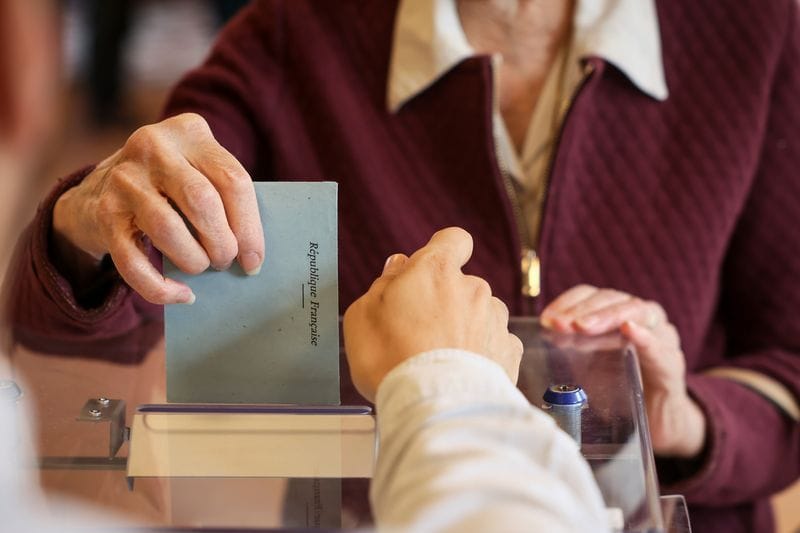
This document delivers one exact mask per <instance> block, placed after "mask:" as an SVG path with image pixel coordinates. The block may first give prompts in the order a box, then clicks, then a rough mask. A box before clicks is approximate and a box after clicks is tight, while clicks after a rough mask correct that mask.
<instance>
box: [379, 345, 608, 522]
mask: <svg viewBox="0 0 800 533" xmlns="http://www.w3.org/2000/svg"><path fill="white" fill-rule="evenodd" d="M376 408H377V413H378V432H379V446H380V448H379V452H378V459H377V465H376V472H375V476H374V478H373V480H372V486H371V488H370V499H371V502H372V507H373V513H374V515H375V520H376V524H377V526H378V529H379V530H381V531H387V530H388V531H395V530H397V531H458V532H471V531H476V532H477V531H481V532H483V531H497V532H502V531H548V532H551V533H555V532H562V531H563V532H574V531H581V532H591V531H607V530H608V529H607V526H606V524H607V522H606V520H607V518H606V511H605V507H604V504H603V499H602V496H601V495H600V492H599V489H598V488H597V485H596V483H595V481H594V478H593V477H592V473H591V471H590V469H589V465H588V464H587V463H586V461H585V460H584V459H583V458H582V457H581V455H580V453H579V450H578V447H577V446H576V444H575V442H574V441H573V440H572V439H571V438H570V437H569V436H568V435H567V434H566V433H563V432H562V431H561V430H559V429H558V428H557V427H556V425H555V423H554V422H553V421H552V419H551V418H550V417H549V416H548V415H547V414H545V413H544V412H542V411H540V410H539V409H537V408H535V407H533V406H531V405H530V403H529V402H528V401H527V400H526V399H525V397H524V396H523V395H522V393H521V392H520V391H519V390H518V389H517V388H516V387H514V385H513V384H512V383H511V381H510V380H509V379H508V377H507V376H506V374H505V373H504V372H503V370H502V368H500V366H499V365H497V364H496V363H494V362H493V361H490V360H489V359H487V358H485V357H482V356H480V355H476V354H473V353H470V352H464V351H460V350H434V351H431V352H426V353H424V354H420V355H417V356H416V357H413V358H411V359H409V360H407V361H405V362H404V363H402V364H401V365H399V366H397V367H396V368H395V369H393V370H392V371H391V372H390V373H389V374H388V375H387V376H386V377H385V378H384V380H383V382H382V383H381V385H380V387H379V389H378V393H377V398H376Z"/></svg>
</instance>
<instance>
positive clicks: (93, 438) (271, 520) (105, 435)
mask: <svg viewBox="0 0 800 533" xmlns="http://www.w3.org/2000/svg"><path fill="white" fill-rule="evenodd" d="M511 329H512V331H513V332H514V333H516V334H517V335H518V336H519V337H520V339H521V340H522V341H523V344H524V346H525V352H524V355H523V359H522V364H521V368H520V379H519V387H520V389H521V390H522V392H523V393H524V394H525V396H526V397H527V398H528V399H529V401H530V402H531V403H532V404H533V405H535V406H537V407H538V408H543V409H545V410H546V411H547V412H548V413H550V414H551V415H553V416H554V418H556V420H557V422H558V423H559V425H561V426H562V427H563V428H564V429H565V430H566V431H567V432H568V433H569V434H571V435H572V436H573V438H574V439H575V440H576V441H578V442H579V443H580V444H579V445H580V450H581V452H582V454H583V455H584V457H585V458H586V459H587V461H588V463H589V465H590V466H591V469H592V471H593V473H594V475H595V478H596V479H597V482H598V485H599V487H600V490H601V492H602V494H603V497H604V499H605V503H606V506H607V508H608V517H609V523H610V524H612V525H613V527H614V529H616V530H618V531H626V532H628V531H630V532H659V531H664V532H684V531H690V527H689V522H688V516H687V514H686V506H685V502H684V501H683V499H682V498H681V497H680V496H665V497H660V495H659V493H658V483H657V479H656V473H655V467H654V460H653V454H652V448H651V445H650V438H649V433H648V431H647V425H646V415H645V410H644V397H643V394H642V384H641V377H640V374H639V369H638V363H637V361H636V354H635V353H634V351H633V350H632V349H630V348H629V347H628V346H626V344H625V343H624V342H623V340H622V339H621V338H620V337H619V336H616V335H612V336H603V337H593V338H585V337H577V336H559V335H553V334H551V333H546V332H542V331H541V330H540V328H539V327H538V323H537V321H536V319H534V318H512V320H511ZM340 358H341V361H342V371H341V381H342V385H341V393H342V399H343V405H342V406H312V405H306V406H295V405H236V404H221V405H217V404H213V405H212V404H170V403H166V400H165V398H166V395H165V392H164V391H165V378H164V348H163V343H162V344H161V345H158V346H156V347H155V348H154V349H153V350H152V351H151V352H150V353H149V354H148V355H147V357H146V358H144V359H143V360H141V361H137V362H136V363H135V364H113V363H109V362H107V361H104V360H100V359H92V358H80V357H74V356H63V357H62V356H54V355H44V354H38V353H34V352H28V351H25V350H23V349H20V350H18V352H17V353H15V355H14V359H13V362H14V365H15V371H16V372H17V374H18V375H20V378H21V381H22V382H23V384H24V385H23V388H24V396H23V397H22V399H21V401H20V402H19V405H18V406H17V407H18V409H19V412H20V413H21V414H23V416H21V417H19V419H20V420H19V421H20V423H21V424H22V425H23V426H24V425H27V426H29V428H28V429H30V430H32V431H23V432H21V433H20V439H19V446H20V447H21V448H23V451H26V452H30V453H31V454H33V452H34V451H35V454H36V457H35V458H31V459H30V461H29V463H30V464H31V465H33V466H32V467H31V468H29V469H28V470H29V472H30V474H31V475H33V476H35V477H37V478H38V480H39V481H40V485H41V487H42V488H43V490H44V494H45V498H44V500H45V502H46V512H47V513H50V514H51V515H52V517H53V518H54V519H58V518H59V517H61V516H64V514H63V513H64V511H63V510H62V509H63V507H62V505H61V503H62V502H63V501H64V500H68V501H70V502H72V503H77V504H78V505H79V506H81V507H86V508H92V509H94V510H99V511H100V512H99V513H96V514H93V515H92V516H91V518H90V519H89V518H87V520H88V521H89V523H90V525H91V526H92V527H96V528H99V529H100V530H104V531H113V530H115V528H116V529H121V526H120V523H127V524H134V525H135V526H136V528H138V529H137V530H138V531H140V530H142V528H144V530H147V529H149V528H152V529H153V530H158V531H164V530H167V531H168V530H180V531H187V530H188V531H202V530H220V529H223V530H230V529H237V530H247V531H251V530H252V531H259V530H270V529H283V528H293V529H298V528H299V529H316V528H318V529H324V530H339V529H343V530H347V529H355V528H368V527H369V526H370V525H371V524H372V516H371V513H370V509H369V502H368V488H369V478H370V477H371V475H372V472H373V467H374V461H375V458H376V456H377V455H376V454H377V453H379V450H377V449H376V435H375V419H374V416H373V413H372V410H371V409H370V408H369V407H367V406H360V405H357V403H358V402H359V400H358V396H357V394H356V393H355V391H354V389H353V387H352V384H351V383H350V380H349V376H348V373H347V367H346V362H345V360H344V353H343V352H342V353H340ZM578 388H579V389H580V394H579V395H576V394H573V393H574V392H575V391H576V390H577V389H578ZM548 391H549V392H548ZM576 397H577V398H578V401H574V400H575V398H576ZM565 399H566V400H567V401H565ZM26 435H27V436H26ZM29 435H35V437H29ZM26 439H30V440H26ZM532 482H535V481H532ZM0 530H2V528H0Z"/></svg>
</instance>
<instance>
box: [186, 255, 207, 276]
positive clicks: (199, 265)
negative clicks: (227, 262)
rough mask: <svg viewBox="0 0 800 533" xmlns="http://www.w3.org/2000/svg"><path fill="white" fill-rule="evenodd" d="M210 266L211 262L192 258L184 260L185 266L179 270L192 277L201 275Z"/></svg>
mask: <svg viewBox="0 0 800 533" xmlns="http://www.w3.org/2000/svg"><path fill="white" fill-rule="evenodd" d="M210 265H211V261H209V259H208V258H207V257H206V258H199V257H198V258H193V259H188V260H186V264H185V265H184V267H183V268H181V270H183V271H184V272H186V273H187V274H191V275H193V276H195V275H197V274H201V273H203V272H205V271H206V269H207V268H208V267H209V266H210Z"/></svg>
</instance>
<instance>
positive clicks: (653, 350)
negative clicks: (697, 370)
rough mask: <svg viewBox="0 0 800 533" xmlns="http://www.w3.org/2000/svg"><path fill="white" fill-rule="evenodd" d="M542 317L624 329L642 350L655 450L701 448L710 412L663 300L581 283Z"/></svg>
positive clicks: (589, 329)
mask: <svg viewBox="0 0 800 533" xmlns="http://www.w3.org/2000/svg"><path fill="white" fill-rule="evenodd" d="M541 323H542V325H543V326H545V327H547V328H550V329H552V330H554V331H557V332H563V333H581V334H585V335H601V334H603V333H608V332H610V331H615V330H618V331H620V332H621V333H622V335H623V336H625V337H626V338H627V339H629V340H630V341H631V342H632V343H633V345H634V346H635V347H636V351H637V354H638V356H639V365H640V367H641V371H642V380H643V386H644V393H645V403H646V404H647V417H648V421H649V424H650V434H651V437H652V439H653V451H654V452H655V453H656V454H657V455H662V456H673V457H683V458H691V457H694V456H696V455H697V454H699V453H700V451H701V450H702V448H703V444H704V442H705V431H706V429H705V427H706V422H705V415H704V414H703V412H702V410H701V409H700V407H699V406H698V405H697V404H696V403H695V402H694V400H692V398H691V397H690V396H689V394H688V393H687V391H686V378H685V373H686V361H685V358H684V355H683V351H681V346H680V338H679V336H678V332H677V330H676V329H675V327H674V326H673V325H672V324H671V323H670V322H669V320H668V319H667V315H666V312H665V311H664V309H663V308H662V307H661V306H660V305H659V304H658V303H656V302H652V301H645V300H641V299H639V298H636V297H634V296H631V295H630V294H626V293H624V292H619V291H615V290H611V289H599V288H597V287H592V286H590V285H578V286H576V287H573V288H571V289H569V290H567V291H566V292H564V293H563V294H561V295H560V296H559V297H558V298H556V299H555V300H554V301H553V302H552V303H551V304H550V305H548V306H547V308H545V309H544V311H542V315H541Z"/></svg>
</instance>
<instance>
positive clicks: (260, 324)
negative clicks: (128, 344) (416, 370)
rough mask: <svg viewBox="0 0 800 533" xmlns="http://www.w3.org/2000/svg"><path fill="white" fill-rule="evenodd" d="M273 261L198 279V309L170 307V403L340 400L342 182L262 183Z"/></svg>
mask: <svg viewBox="0 0 800 533" xmlns="http://www.w3.org/2000/svg"><path fill="white" fill-rule="evenodd" d="M255 187H256V194H257V196H258V206H259V210H260V212H261V221H262V223H263V225H264V237H265V242H266V254H265V256H266V257H265V260H264V265H263V267H262V268H261V273H260V274H258V275H257V276H247V275H245V274H244V272H243V271H242V270H241V268H240V267H239V265H238V263H236V262H234V265H233V266H232V267H231V268H230V270H228V271H225V272H218V271H215V270H212V269H209V270H207V271H205V272H203V273H202V274H199V275H196V276H191V275H188V274H184V273H183V272H181V271H179V270H178V269H177V268H176V267H175V266H174V265H173V264H172V263H171V262H170V261H169V260H168V259H166V258H164V275H165V276H168V277H171V278H174V279H177V280H180V281H182V282H184V283H186V284H187V285H189V286H190V287H191V288H192V290H193V291H194V293H195V295H196V296H197V301H196V302H195V303H194V305H168V306H165V311H164V323H165V336H166V350H167V401H169V402H199V403H294V404H338V403H339V322H338V316H339V301H338V300H339V298H338V294H339V283H338V263H337V251H338V249H337V231H336V229H337V228H336V224H337V222H336V214H337V205H336V200H337V196H336V195H337V184H336V183H332V182H313V183H311V182H278V183H276V182H259V183H255Z"/></svg>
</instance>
